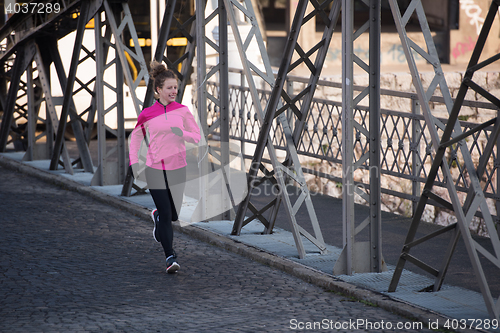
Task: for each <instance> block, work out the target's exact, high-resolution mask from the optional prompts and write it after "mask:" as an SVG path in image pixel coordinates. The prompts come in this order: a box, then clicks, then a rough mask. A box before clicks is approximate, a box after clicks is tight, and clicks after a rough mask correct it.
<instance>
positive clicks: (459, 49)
mask: <svg viewBox="0 0 500 333" xmlns="http://www.w3.org/2000/svg"><path fill="white" fill-rule="evenodd" d="M476 41H477V38H476V39H472V37H471V36H469V37H468V40H467V41H465V42H458V43H456V44H455V47H454V48H453V49H452V50H451V55H452V56H453V58H455V59H457V58H458V57H459V56H461V55H464V54H466V53H467V52H470V51H472V50H474V47H475V46H476Z"/></svg>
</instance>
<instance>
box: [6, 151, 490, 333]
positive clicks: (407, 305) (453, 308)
mask: <svg viewBox="0 0 500 333" xmlns="http://www.w3.org/2000/svg"><path fill="white" fill-rule="evenodd" d="M23 155H24V153H3V154H0V165H1V166H3V167H6V168H10V169H15V170H17V171H20V172H23V173H26V174H30V175H32V176H36V177H38V178H41V179H43V180H44V181H47V182H51V183H55V184H57V185H59V186H63V187H65V188H68V189H71V190H74V191H77V192H80V193H84V194H86V195H89V196H92V197H94V198H97V199H98V200H101V201H104V202H106V203H108V204H111V205H113V206H116V207H119V208H121V209H123V210H126V211H129V212H131V213H133V214H135V215H138V216H141V217H143V218H144V219H148V220H149V219H150V216H149V213H150V210H151V209H153V208H154V203H153V201H152V199H151V197H150V195H149V194H147V195H134V196H131V197H122V196H120V193H121V188H122V186H121V185H115V186H102V187H100V186H90V181H91V178H92V174H90V173H85V172H81V171H78V170H75V174H74V175H69V174H66V173H65V172H64V170H58V171H49V163H50V161H48V160H42V161H34V162H23V161H22V157H23ZM195 206H196V201H195V200H194V199H191V198H189V197H185V199H184V203H183V207H182V210H181V213H180V221H181V222H180V224H177V225H176V226H175V228H176V231H178V232H179V231H180V232H182V233H185V234H188V235H191V236H193V237H195V238H197V239H201V240H204V241H206V242H209V243H211V244H215V245H218V246H220V247H223V248H225V249H227V250H230V251H233V252H235V253H238V254H240V255H244V256H246V257H249V258H251V259H253V260H255V261H258V262H261V263H264V264H267V265H269V266H272V267H275V268H278V269H281V270H283V271H285V272H287V273H289V274H292V275H295V276H297V277H300V278H302V279H303V280H305V281H307V282H310V283H313V284H315V285H318V286H321V287H323V288H327V289H329V290H334V291H338V292H342V293H344V294H346V295H349V296H353V297H356V298H358V299H361V300H365V301H368V302H370V303H373V304H376V305H377V306H380V307H382V308H384V309H386V310H389V311H392V312H394V313H396V314H400V315H403V316H407V317H413V318H416V319H418V320H420V321H422V322H424V323H429V322H436V321H438V322H439V324H440V327H441V328H445V327H444V326H443V325H444V324H445V323H446V320H447V319H474V320H479V319H481V320H484V319H489V315H488V312H487V310H486V306H485V304H484V300H483V296H482V295H481V293H479V292H477V291H473V290H469V289H466V288H462V287H459V286H451V285H444V286H443V287H442V289H441V290H440V291H439V292H435V293H430V292H419V290H421V289H423V288H425V287H427V286H429V285H431V284H433V281H432V280H431V279H429V278H427V277H425V276H423V275H420V274H417V273H414V272H411V271H409V270H405V271H404V273H403V275H402V278H401V281H400V283H399V286H398V289H397V291H396V292H394V293H388V292H387V289H388V286H389V283H390V280H391V278H392V274H393V270H394V266H391V265H388V271H387V272H384V273H366V274H354V275H352V276H347V275H343V276H333V275H332V268H333V265H334V264H335V262H336V260H337V258H338V257H339V255H340V252H341V249H340V248H338V247H335V246H333V245H328V253H327V254H326V255H320V254H319V253H318V251H317V248H316V247H315V246H313V245H312V244H310V243H309V242H308V241H307V240H305V239H304V244H305V246H306V252H307V256H306V258H305V259H298V255H297V250H296V248H295V242H294V240H293V236H292V234H291V233H290V232H289V231H286V230H284V229H280V228H275V230H274V233H273V234H271V235H261V232H262V225H261V224H260V223H250V224H249V225H247V226H245V227H244V228H243V229H242V232H241V235H240V236H231V235H230V233H231V229H232V225H233V222H232V221H211V222H198V223H194V224H192V223H185V222H182V221H190V220H191V215H192V214H193V211H194V208H195ZM326 208H327V207H323V208H321V207H320V208H317V209H326ZM478 323H479V322H478ZM473 328H475V330H474V331H488V330H483V329H482V328H483V327H479V326H473ZM489 331H492V330H489ZM494 331H500V330H494Z"/></svg>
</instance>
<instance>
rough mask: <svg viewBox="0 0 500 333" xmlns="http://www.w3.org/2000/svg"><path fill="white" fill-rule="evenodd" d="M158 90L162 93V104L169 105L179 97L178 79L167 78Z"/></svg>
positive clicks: (159, 93)
mask: <svg viewBox="0 0 500 333" xmlns="http://www.w3.org/2000/svg"><path fill="white" fill-rule="evenodd" d="M157 92H158V95H160V103H161V104H163V105H168V104H170V103H171V102H174V101H175V97H177V79H165V81H163V86H162V87H161V88H158V89H157Z"/></svg>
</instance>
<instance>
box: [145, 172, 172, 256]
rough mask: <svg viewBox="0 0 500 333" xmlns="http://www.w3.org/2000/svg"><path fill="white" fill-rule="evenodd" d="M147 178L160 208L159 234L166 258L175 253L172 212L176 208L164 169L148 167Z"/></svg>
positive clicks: (156, 203) (154, 199) (157, 207)
mask: <svg viewBox="0 0 500 333" xmlns="http://www.w3.org/2000/svg"><path fill="white" fill-rule="evenodd" d="M146 180H147V182H148V188H149V192H150V193H151V196H152V197H153V201H154V203H155V205H156V209H158V215H159V222H158V224H157V235H158V238H159V241H160V242H161V245H162V247H163V251H164V252H165V258H168V257H169V256H171V255H172V254H174V250H173V239H174V230H173V228H172V215H173V214H172V212H174V211H175V210H174V207H173V205H172V199H171V195H170V190H169V188H168V183H167V180H166V177H165V174H164V172H163V170H156V169H152V168H146Z"/></svg>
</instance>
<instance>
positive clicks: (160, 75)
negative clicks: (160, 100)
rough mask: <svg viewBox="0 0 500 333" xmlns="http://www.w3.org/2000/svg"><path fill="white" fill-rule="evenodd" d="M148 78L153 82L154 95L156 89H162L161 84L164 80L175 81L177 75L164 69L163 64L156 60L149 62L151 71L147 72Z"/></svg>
mask: <svg viewBox="0 0 500 333" xmlns="http://www.w3.org/2000/svg"><path fill="white" fill-rule="evenodd" d="M149 76H150V77H151V78H152V79H153V81H154V92H155V93H156V92H157V91H158V90H157V89H158V88H160V89H161V88H162V87H163V82H165V80H166V79H176V80H177V75H175V73H174V71H173V70H171V69H168V68H167V67H165V65H164V64H160V63H159V62H157V61H156V60H153V61H152V62H151V69H150V70H149Z"/></svg>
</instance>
